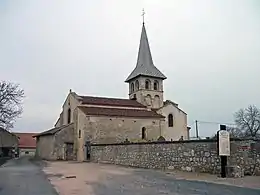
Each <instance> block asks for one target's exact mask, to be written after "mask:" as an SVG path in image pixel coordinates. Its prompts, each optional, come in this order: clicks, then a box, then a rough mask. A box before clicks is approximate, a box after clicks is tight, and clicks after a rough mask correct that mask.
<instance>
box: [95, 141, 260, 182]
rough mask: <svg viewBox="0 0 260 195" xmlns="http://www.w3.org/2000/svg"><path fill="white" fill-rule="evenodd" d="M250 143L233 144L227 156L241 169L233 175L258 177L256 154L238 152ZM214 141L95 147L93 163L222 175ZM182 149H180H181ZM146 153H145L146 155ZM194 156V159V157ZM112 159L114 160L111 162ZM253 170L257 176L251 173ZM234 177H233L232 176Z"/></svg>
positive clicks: (259, 165)
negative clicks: (213, 146)
mask: <svg viewBox="0 0 260 195" xmlns="http://www.w3.org/2000/svg"><path fill="white" fill-rule="evenodd" d="M247 142H250V141H235V142H232V144H233V146H235V147H233V148H236V150H231V156H229V157H228V165H229V166H231V167H232V166H239V167H240V168H241V173H240V172H239V174H238V173H236V174H233V176H235V177H238V176H242V175H243V173H244V172H245V173H247V174H251V175H252V174H256V172H257V173H258V172H259V170H260V163H259V162H258V158H257V155H259V154H258V153H257V154H254V155H251V156H250V155H247V154H249V153H250V151H241V150H237V148H239V146H240V145H244V144H245V143H247ZM212 145H213V144H212V143H211V142H205V143H203V141H201V142H187V143H179V142H172V143H167V144H163V143H156V144H155V143H146V144H122V145H118V144H115V145H92V146H91V159H92V160H93V161H94V162H104V161H106V162H107V161H110V163H115V160H113V159H116V160H117V161H116V162H117V164H121V165H131V166H135V167H143V168H160V169H164V168H165V167H167V169H171V168H174V169H177V170H178V169H179V170H183V171H197V172H206V173H213V174H219V173H220V157H219V156H218V155H217V151H216V148H215V150H210V147H211V146H212ZM178 149H181V150H178ZM143 151H145V152H143ZM193 154H194V157H192V155H193ZM109 157H113V158H111V160H109V159H110V158H109ZM252 171H254V173H252ZM231 175H232V174H231Z"/></svg>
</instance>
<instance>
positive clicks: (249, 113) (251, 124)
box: [235, 105, 260, 138]
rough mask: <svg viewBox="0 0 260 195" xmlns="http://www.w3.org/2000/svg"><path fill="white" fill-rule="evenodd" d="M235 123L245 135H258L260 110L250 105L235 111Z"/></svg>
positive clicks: (259, 130)
mask: <svg viewBox="0 0 260 195" xmlns="http://www.w3.org/2000/svg"><path fill="white" fill-rule="evenodd" d="M235 123H236V125H237V127H238V129H239V130H240V133H242V134H243V135H244V137H253V138H255V137H258V136H259V133H260V110H259V109H258V108H257V107H256V106H255V105H249V106H248V107H247V108H245V109H240V110H238V111H237V112H236V113H235Z"/></svg>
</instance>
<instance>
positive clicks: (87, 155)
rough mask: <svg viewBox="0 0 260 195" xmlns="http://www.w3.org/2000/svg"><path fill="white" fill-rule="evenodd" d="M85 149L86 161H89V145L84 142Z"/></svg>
mask: <svg viewBox="0 0 260 195" xmlns="http://www.w3.org/2000/svg"><path fill="white" fill-rule="evenodd" d="M85 147H86V160H90V152H91V151H90V149H91V145H90V142H89V141H86V144H85Z"/></svg>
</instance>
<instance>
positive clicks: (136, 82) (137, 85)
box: [135, 80, 139, 90]
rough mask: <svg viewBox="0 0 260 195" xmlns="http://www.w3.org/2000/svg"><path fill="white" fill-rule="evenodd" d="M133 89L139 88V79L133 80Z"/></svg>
mask: <svg viewBox="0 0 260 195" xmlns="http://www.w3.org/2000/svg"><path fill="white" fill-rule="evenodd" d="M135 89H136V90H138V89H139V81H138V80H136V81H135Z"/></svg>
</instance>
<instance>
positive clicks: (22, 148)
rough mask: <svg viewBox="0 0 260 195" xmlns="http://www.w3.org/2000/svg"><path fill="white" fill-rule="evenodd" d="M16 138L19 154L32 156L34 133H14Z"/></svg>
mask: <svg viewBox="0 0 260 195" xmlns="http://www.w3.org/2000/svg"><path fill="white" fill-rule="evenodd" d="M14 134H15V135H16V136H17V138H18V154H19V156H34V155H35V151H36V138H35V137H33V136H35V135H36V133H18V132H17V133H14Z"/></svg>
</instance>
